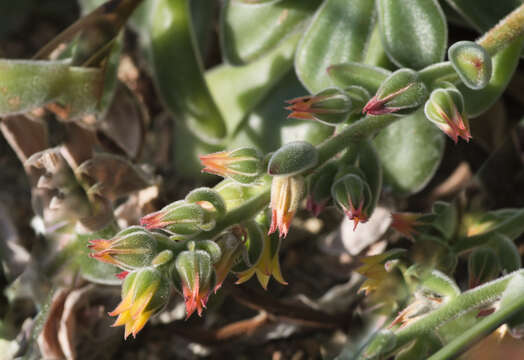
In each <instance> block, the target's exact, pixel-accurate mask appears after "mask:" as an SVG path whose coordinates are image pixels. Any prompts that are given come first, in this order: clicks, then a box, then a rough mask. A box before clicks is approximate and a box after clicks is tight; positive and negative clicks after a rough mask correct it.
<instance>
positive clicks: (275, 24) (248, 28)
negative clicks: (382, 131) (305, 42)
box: [220, 0, 320, 65]
mask: <svg viewBox="0 0 524 360" xmlns="http://www.w3.org/2000/svg"><path fill="white" fill-rule="evenodd" d="M319 4H320V1H319V0H309V1H302V0H284V1H280V2H278V3H277V2H266V3H264V4H263V5H260V6H252V5H251V4H249V3H242V2H240V1H235V0H228V1H226V3H225V5H224V7H223V9H222V16H221V21H220V35H221V46H222V53H223V55H224V57H225V59H226V61H227V62H229V63H231V64H235V65H239V64H245V63H248V62H251V61H254V60H256V59H258V58H259V57H261V56H263V55H264V54H266V53H268V52H269V51H270V50H271V49H273V48H275V47H276V46H278V44H280V43H281V42H282V41H283V40H284V39H285V37H286V36H289V35H291V34H292V33H293V32H296V31H299V30H301V29H302V28H303V27H304V26H305V23H306V22H307V21H308V20H309V18H310V17H311V15H312V14H313V12H314V10H315V9H316V7H317V6H318V5H319Z"/></svg>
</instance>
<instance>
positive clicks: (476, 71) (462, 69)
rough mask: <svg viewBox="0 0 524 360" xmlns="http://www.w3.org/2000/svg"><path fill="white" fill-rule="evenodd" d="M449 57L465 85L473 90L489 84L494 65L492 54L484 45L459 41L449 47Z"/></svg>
mask: <svg viewBox="0 0 524 360" xmlns="http://www.w3.org/2000/svg"><path fill="white" fill-rule="evenodd" d="M448 57H449V61H450V62H451V65H452V66H453V68H454V69H455V71H456V72H457V74H458V75H459V77H460V80H462V82H463V83H464V85H466V86H467V87H469V88H470V89H473V90H480V89H483V88H485V87H486V85H488V83H489V80H490V79H491V75H492V72H493V66H492V61H491V56H489V54H488V52H487V51H486V50H485V49H484V48H483V47H482V46H480V45H479V44H477V43H474V42H473V41H459V42H456V43H455V44H453V45H451V46H450V47H449V50H448Z"/></svg>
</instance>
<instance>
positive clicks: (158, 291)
mask: <svg viewBox="0 0 524 360" xmlns="http://www.w3.org/2000/svg"><path fill="white" fill-rule="evenodd" d="M168 296H169V281H168V280H167V279H166V278H165V277H164V276H163V275H162V273H161V272H160V271H159V270H158V269H156V268H154V267H146V268H142V269H140V270H136V271H133V272H131V273H129V274H128V275H127V276H126V278H125V280H124V283H123V285H122V301H121V302H120V304H119V305H118V306H117V307H116V309H115V310H113V311H112V312H110V313H109V315H111V316H118V318H117V319H116V321H115V323H114V324H113V326H121V325H124V326H125V335H124V336H125V338H127V337H128V336H129V335H130V334H133V337H135V336H136V334H137V333H138V332H139V331H140V330H142V328H143V327H144V325H145V324H146V322H147V321H148V320H149V318H150V317H151V316H153V315H154V314H155V313H157V312H158V311H160V310H161V309H162V307H164V305H165V304H166V303H167V300H168Z"/></svg>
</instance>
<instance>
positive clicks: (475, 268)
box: [468, 247, 500, 289]
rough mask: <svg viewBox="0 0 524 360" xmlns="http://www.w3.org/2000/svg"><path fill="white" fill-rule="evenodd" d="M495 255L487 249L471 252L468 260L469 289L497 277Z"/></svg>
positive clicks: (497, 268)
mask: <svg viewBox="0 0 524 360" xmlns="http://www.w3.org/2000/svg"><path fill="white" fill-rule="evenodd" d="M499 273H500V265H499V261H498V258H497V254H495V252H494V251H493V250H492V249H490V248H487V247H481V248H477V249H475V250H473V251H472V252H471V254H470V255H469V259H468V274H469V287H470V289H471V288H474V287H476V286H479V285H481V284H484V283H485V282H488V281H490V280H493V279H495V278H496V277H497V276H499Z"/></svg>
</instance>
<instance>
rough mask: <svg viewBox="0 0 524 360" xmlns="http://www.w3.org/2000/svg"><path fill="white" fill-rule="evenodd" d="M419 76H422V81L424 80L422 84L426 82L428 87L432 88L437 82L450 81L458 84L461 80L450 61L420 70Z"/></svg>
mask: <svg viewBox="0 0 524 360" xmlns="http://www.w3.org/2000/svg"><path fill="white" fill-rule="evenodd" d="M418 75H419V76H420V80H422V82H424V83H425V84H426V86H428V87H431V84H433V83H434V82H435V81H449V82H451V83H456V82H458V81H459V80H460V78H459V76H458V74H457V73H456V71H455V70H454V69H453V66H452V65H451V62H449V61H444V62H440V63H436V64H433V65H430V66H428V67H426V68H424V69H422V70H420V71H419V73H418Z"/></svg>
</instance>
